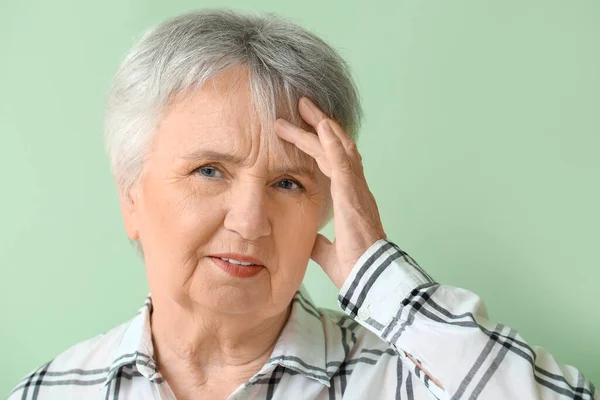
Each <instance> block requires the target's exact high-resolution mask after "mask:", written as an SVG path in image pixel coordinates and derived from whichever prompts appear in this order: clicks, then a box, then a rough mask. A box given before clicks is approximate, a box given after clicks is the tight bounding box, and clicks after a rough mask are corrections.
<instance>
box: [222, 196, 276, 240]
mask: <svg viewBox="0 0 600 400" xmlns="http://www.w3.org/2000/svg"><path fill="white" fill-rule="evenodd" d="M267 203H268V198H267V194H266V193H265V192H264V188H263V187H260V188H259V187H255V186H254V185H244V186H243V187H240V188H239V189H238V190H236V191H235V192H233V193H232V196H231V198H230V201H229V205H228V208H227V215H226V216H225V222H224V225H225V228H226V229H228V230H230V231H233V232H237V233H238V234H239V235H240V236H242V237H243V238H244V239H246V240H257V239H260V238H261V237H264V236H268V235H270V234H271V223H270V221H269V216H268V204H267Z"/></svg>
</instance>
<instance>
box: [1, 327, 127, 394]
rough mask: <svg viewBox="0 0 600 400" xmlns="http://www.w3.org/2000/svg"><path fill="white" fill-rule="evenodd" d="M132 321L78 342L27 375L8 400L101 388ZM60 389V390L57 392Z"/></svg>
mask: <svg viewBox="0 0 600 400" xmlns="http://www.w3.org/2000/svg"><path fill="white" fill-rule="evenodd" d="M130 322H131V321H127V322H124V323H122V324H120V325H118V326H116V327H114V328H112V329H111V330H109V331H108V332H106V333H102V334H99V335H96V336H94V337H92V338H90V339H87V340H84V341H81V342H79V343H77V344H75V345H73V346H71V347H69V348H68V349H66V350H65V351H63V352H62V353H60V354H58V355H57V356H56V357H55V358H53V359H52V360H50V361H49V362H47V363H45V364H44V365H42V366H40V367H39V368H36V369H35V370H33V371H31V372H30V373H29V374H27V375H26V376H25V377H24V378H23V379H22V380H21V381H20V382H19V383H18V384H17V385H16V386H15V388H14V389H13V390H12V391H11V393H10V395H9V400H12V399H17V398H19V399H21V398H27V396H29V395H32V396H33V397H32V398H36V395H39V394H40V393H44V392H45V391H48V390H50V388H52V391H53V396H55V395H58V394H63V393H66V392H65V390H69V389H70V388H72V387H74V386H80V385H85V386H89V387H100V386H99V385H102V384H103V383H104V380H105V379H106V377H107V374H108V371H109V367H110V364H111V363H112V361H113V355H114V352H115V350H116V349H117V347H118V346H119V343H120V341H121V338H122V337H123V333H124V332H125V330H126V328H127V326H128V325H129V323H130ZM59 390H60V391H59Z"/></svg>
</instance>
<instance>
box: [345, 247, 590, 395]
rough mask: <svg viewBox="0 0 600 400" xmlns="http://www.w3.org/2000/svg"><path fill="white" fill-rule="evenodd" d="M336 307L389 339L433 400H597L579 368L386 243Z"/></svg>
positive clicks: (371, 254) (366, 259)
mask: <svg viewBox="0 0 600 400" xmlns="http://www.w3.org/2000/svg"><path fill="white" fill-rule="evenodd" d="M338 303H339V305H340V307H341V308H342V310H343V311H344V312H345V313H346V314H348V315H350V316H351V317H352V318H354V319H355V320H357V321H358V322H359V323H360V324H361V325H363V326H364V327H365V328H367V329H368V330H370V331H372V332H373V333H375V334H376V335H378V336H379V337H380V338H381V339H383V340H384V341H386V342H388V343H389V344H390V345H391V347H392V348H393V349H394V350H395V351H396V352H397V353H398V355H399V356H400V357H401V358H402V359H403V361H405V362H406V363H408V365H410V366H411V368H414V372H415V375H416V376H417V377H418V378H419V379H420V380H421V381H422V382H423V383H424V384H425V386H427V387H428V388H429V391H430V392H431V393H432V394H433V395H434V396H435V397H437V398H438V399H471V398H482V399H515V400H516V399H580V400H584V399H585V400H587V399H592V400H598V399H600V395H599V394H597V393H596V391H595V388H594V385H593V384H592V383H591V382H590V381H588V380H586V379H585V377H584V376H583V375H582V373H581V372H580V371H578V370H577V369H576V368H574V367H572V366H569V365H560V364H559V363H557V361H556V360H555V359H554V357H552V355H551V354H550V353H549V352H548V351H547V350H545V349H543V348H541V347H537V346H532V345H529V344H528V343H527V342H526V341H525V340H524V339H523V338H522V337H521V336H520V335H519V334H518V333H517V332H516V331H515V330H514V329H512V328H510V327H508V326H506V325H502V324H497V323H494V322H492V321H490V320H488V315H487V311H486V309H485V305H484V303H483V302H482V300H481V298H480V297H479V296H477V295H476V294H475V293H472V292H470V291H468V290H465V289H460V288H456V287H452V286H445V285H440V284H438V283H436V282H435V281H434V280H433V279H432V278H431V276H429V275H428V274H427V272H426V271H424V270H423V269H422V268H421V267H420V266H419V265H418V264H417V263H416V262H415V260H413V259H412V258H411V257H410V256H409V255H408V254H406V253H405V252H404V251H402V250H401V249H400V248H399V247H398V246H396V245H395V244H394V243H392V242H390V241H389V240H387V239H382V240H379V241H377V242H376V243H375V244H373V245H372V246H371V247H370V248H369V249H368V250H367V252H365V254H363V255H362V256H361V258H360V259H359V260H358V262H357V263H356V265H355V266H354V268H353V269H352V271H351V273H350V276H349V277H348V278H347V279H346V281H345V282H344V285H343V286H342V288H341V290H340V293H339V296H338ZM404 352H406V353H408V354H410V355H411V356H412V358H414V359H415V360H416V361H417V362H418V364H420V367H419V366H418V365H417V364H415V363H414V362H413V361H412V360H411V359H410V358H409V357H407V356H406V354H404ZM423 370H425V371H427V372H428V373H429V375H430V376H431V377H433V378H434V379H436V380H437V381H438V382H440V384H441V386H443V389H442V388H440V387H439V386H438V385H436V384H435V383H434V382H433V381H432V380H431V379H430V377H429V376H428V375H427V374H425V373H424V371H423Z"/></svg>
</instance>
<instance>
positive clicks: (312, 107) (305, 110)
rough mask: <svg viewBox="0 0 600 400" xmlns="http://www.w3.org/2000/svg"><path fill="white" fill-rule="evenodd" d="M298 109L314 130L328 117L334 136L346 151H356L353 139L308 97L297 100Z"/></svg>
mask: <svg viewBox="0 0 600 400" xmlns="http://www.w3.org/2000/svg"><path fill="white" fill-rule="evenodd" d="M298 111H299V112H300V116H301V117H302V119H304V120H305V121H306V122H307V123H308V124H310V125H311V126H312V127H313V128H315V130H316V129H317V126H318V125H319V123H320V122H321V121H323V120H324V119H328V120H329V123H330V124H331V126H332V128H333V131H334V132H335V134H336V136H337V137H338V138H339V139H340V140H341V142H342V144H343V145H344V148H345V149H346V151H352V152H355V151H356V144H355V143H354V140H352V138H351V137H350V136H349V135H348V134H347V133H346V131H345V130H344V129H343V128H342V127H341V125H340V124H338V123H337V121H335V120H333V119H331V118H329V117H327V115H326V114H325V113H324V112H323V111H322V110H321V109H320V108H319V107H318V106H317V105H316V104H315V103H314V102H313V101H312V100H310V99H309V98H308V97H302V98H301V99H300V101H299V102H298Z"/></svg>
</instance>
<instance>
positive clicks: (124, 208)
mask: <svg viewBox="0 0 600 400" xmlns="http://www.w3.org/2000/svg"><path fill="white" fill-rule="evenodd" d="M119 205H120V207H121V214H122V215H123V223H124V224H125V232H126V233H127V237H129V239H131V240H138V239H139V237H140V236H139V233H138V226H137V218H136V213H135V211H136V206H137V202H136V200H135V199H134V196H132V193H131V191H129V193H122V192H120V193H119Z"/></svg>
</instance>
